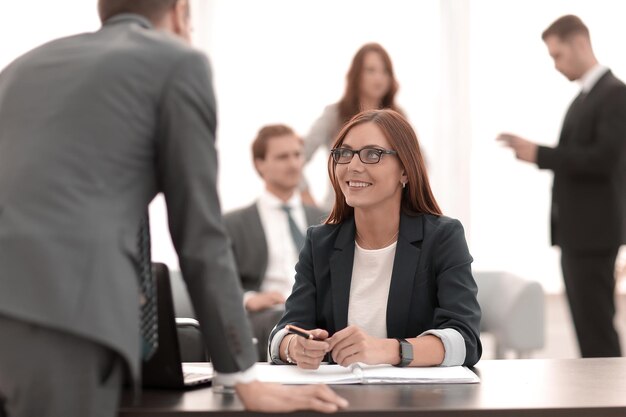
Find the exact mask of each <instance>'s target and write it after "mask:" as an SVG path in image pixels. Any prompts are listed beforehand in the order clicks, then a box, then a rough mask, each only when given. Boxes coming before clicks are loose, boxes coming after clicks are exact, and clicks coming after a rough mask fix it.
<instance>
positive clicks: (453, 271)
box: [433, 220, 482, 366]
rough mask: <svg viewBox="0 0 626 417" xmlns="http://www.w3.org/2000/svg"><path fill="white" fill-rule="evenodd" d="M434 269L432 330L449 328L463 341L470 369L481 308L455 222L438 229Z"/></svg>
mask: <svg viewBox="0 0 626 417" xmlns="http://www.w3.org/2000/svg"><path fill="white" fill-rule="evenodd" d="M433 259H434V261H433V268H434V273H435V277H436V278H435V279H436V280H437V299H438V303H437V307H436V308H435V313H434V317H433V324H434V328H437V329H446V328H451V329H455V330H456V331H458V332H459V333H460V334H461V336H463V339H464V340H465V362H464V365H466V366H472V365H474V364H475V363H476V362H478V360H479V359H480V356H481V354H482V345H481V343H480V317H481V312H480V306H479V304H478V299H477V298H476V296H477V294H478V287H477V286H476V282H475V281H474V277H473V276H472V270H471V263H472V261H473V259H472V256H471V255H470V253H469V249H468V247H467V242H466V241H465V234H464V231H463V226H462V225H461V223H460V222H459V221H458V220H452V221H450V222H446V223H444V224H443V225H442V226H441V230H440V233H439V237H438V240H437V242H436V243H435V247H434V252H433Z"/></svg>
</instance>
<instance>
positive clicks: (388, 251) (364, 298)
mask: <svg viewBox="0 0 626 417" xmlns="http://www.w3.org/2000/svg"><path fill="white" fill-rule="evenodd" d="M355 243H356V242H355ZM396 244H397V242H394V243H392V244H391V245H389V246H387V247H386V248H382V249H364V248H362V247H360V246H359V244H358V243H356V245H355V250H354V263H353V264H352V281H351V283H350V301H349V304H348V326H351V325H355V326H358V327H360V328H361V329H363V330H364V331H365V333H367V334H369V335H370V336H374V337H378V338H381V339H386V338H387V299H388V298H389V286H390V285H391V272H392V270H393V259H394V257H395V254H396Z"/></svg>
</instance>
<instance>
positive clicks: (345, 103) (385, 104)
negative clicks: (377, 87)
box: [339, 43, 400, 124]
mask: <svg viewBox="0 0 626 417" xmlns="http://www.w3.org/2000/svg"><path fill="white" fill-rule="evenodd" d="M370 52H375V53H377V54H378V55H380V57H381V58H382V60H383V62H384V63H385V69H386V70H387V72H389V77H390V78H391V83H390V85H389V91H387V94H385V96H384V97H383V98H382V100H381V103H380V107H379V108H381V109H392V110H395V111H398V112H399V111H400V109H398V108H397V107H396V103H395V97H396V93H397V92H398V82H397V81H396V78H395V76H394V73H393V65H392V64H391V58H390V57H389V54H388V53H387V51H385V49H384V48H383V47H382V46H380V45H379V44H377V43H367V44H365V45H363V46H362V47H361V48H360V49H359V50H358V51H357V53H356V55H354V58H352V64H351V65H350V69H349V70H348V75H347V76H346V90H345V92H344V93H343V97H342V98H341V100H340V101H339V116H340V117H341V123H342V124H343V123H345V122H347V121H348V120H350V119H351V118H352V117H353V116H354V115H355V114H357V113H359V112H360V111H361V110H363V109H362V108H361V103H360V86H361V78H362V76H363V65H364V62H365V56H366V55H367V54H368V53H370Z"/></svg>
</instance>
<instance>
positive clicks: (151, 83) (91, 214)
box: [0, 14, 256, 376]
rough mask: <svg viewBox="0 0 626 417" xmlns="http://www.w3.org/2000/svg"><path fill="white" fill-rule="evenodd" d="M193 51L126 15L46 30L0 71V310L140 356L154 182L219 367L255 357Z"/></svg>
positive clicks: (210, 114)
mask: <svg viewBox="0 0 626 417" xmlns="http://www.w3.org/2000/svg"><path fill="white" fill-rule="evenodd" d="M215 129H216V108H215V98H214V95H213V87H212V85H211V76H210V72H209V67H208V63H207V59H206V57H205V56H204V55H203V54H202V53H200V52H199V51H196V50H194V49H192V48H190V47H189V46H187V45H186V44H184V43H182V42H180V41H179V40H178V39H176V38H175V37H173V36H171V35H168V34H166V33H165V32H163V31H157V30H154V29H152V27H151V25H150V23H149V22H148V21H147V20H146V19H144V18H142V17H140V16H138V15H128V14H126V15H118V16H116V17H114V18H112V19H110V20H108V21H107V22H106V23H105V25H104V26H103V27H102V28H101V29H100V30H99V31H97V32H95V33H86V34H82V35H77V36H73V37H69V38H64V39H59V40H56V41H53V42H50V43H48V44H46V45H43V46H41V47H39V48H37V49H35V50H33V51H31V52H29V53H27V54H26V55H24V56H22V57H21V58H18V59H17V60H16V61H15V62H13V63H12V64H11V65H9V66H8V67H7V68H6V69H5V70H4V71H3V72H2V74H0V314H4V315H7V316H10V317H14V318H16V319H20V320H25V321H30V322H33V323H37V324H39V325H43V326H48V327H51V328H56V329H59V330H62V331H67V332H69V333H73V334H75V335H78V336H81V337H84V338H87V339H91V340H93V341H95V342H97V343H100V344H102V345H105V346H108V347H110V348H111V349H114V350H115V351H117V352H119V353H120V354H121V355H122V356H123V357H124V358H125V359H126V361H127V362H128V364H129V365H130V367H131V370H132V372H133V375H135V376H136V375H138V371H139V365H140V354H139V352H140V347H139V342H140V340H139V339H140V338H139V323H138V320H139V307H138V300H139V295H138V286H137V269H136V263H137V259H138V253H137V232H138V227H139V221H140V219H141V218H142V216H143V215H144V213H145V212H146V210H147V206H148V203H149V202H150V201H151V200H152V198H153V197H154V196H155V195H156V194H157V193H158V192H163V193H164V195H165V199H166V202H167V209H168V215H169V226H170V231H171V234H172V239H173V242H174V246H175V248H176V251H177V253H178V256H179V258H180V265H181V269H182V272H183V276H184V278H185V281H186V283H187V286H188V289H189V292H190V295H191V299H192V302H193V306H194V309H195V311H196V313H197V315H198V318H199V320H200V324H201V326H202V331H203V333H204V336H205V339H206V343H207V345H208V348H209V351H210V354H211V358H212V360H213V363H214V365H215V367H216V369H218V370H219V371H222V372H235V371H239V370H242V369H246V368H248V367H249V366H250V365H251V364H252V363H253V362H254V361H255V358H256V353H255V351H254V348H253V345H252V343H251V338H252V333H251V331H250V328H249V326H248V324H247V320H246V316H245V312H244V310H243V308H242V305H241V297H242V291H241V287H240V285H239V280H238V279H237V275H236V271H235V263H234V260H233V256H232V252H231V250H230V247H229V245H228V239H227V237H226V233H225V230H224V226H223V223H222V217H221V214H220V205H219V200H218V195H217V191H216V175H217V154H216V150H215V145H214V142H215Z"/></svg>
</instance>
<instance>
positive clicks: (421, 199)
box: [325, 109, 441, 224]
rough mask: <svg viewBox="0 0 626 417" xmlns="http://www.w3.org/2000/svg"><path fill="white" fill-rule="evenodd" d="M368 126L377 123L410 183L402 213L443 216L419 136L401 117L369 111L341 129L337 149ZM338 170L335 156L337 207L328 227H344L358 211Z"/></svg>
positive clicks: (332, 174) (330, 172)
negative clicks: (356, 130)
mask: <svg viewBox="0 0 626 417" xmlns="http://www.w3.org/2000/svg"><path fill="white" fill-rule="evenodd" d="M364 123H374V124H375V125H376V126H378V127H379V128H380V130H381V131H382V132H383V134H384V135H385V138H386V139H387V141H388V142H389V144H390V145H391V149H393V150H394V151H396V152H397V153H398V155H397V156H398V159H399V160H400V163H401V164H402V168H403V169H404V172H405V173H406V176H407V179H408V182H407V185H406V188H405V189H403V190H402V203H401V207H402V211H403V212H404V213H406V214H408V215H412V216H416V215H418V214H420V213H424V214H434V215H436V216H440V215H441V209H440V208H439V204H437V200H436V199H435V196H434V195H433V192H432V190H431V188H430V182H429V181H428V173H427V172H426V164H425V163H424V158H423V157H422V152H421V151H420V146H419V142H418V140H417V135H416V134H415V131H414V130H413V128H412V127H411V125H410V124H409V122H407V121H406V119H405V118H404V117H403V116H402V115H401V114H400V113H398V112H396V111H393V110H388V109H384V110H368V111H364V112H362V113H359V114H357V115H356V116H354V117H353V118H352V119H351V120H350V121H349V122H348V123H347V124H346V125H345V126H344V127H343V128H342V129H341V132H339V136H337V139H336V140H335V143H334V144H333V148H338V147H340V146H341V145H342V144H343V141H344V140H345V138H346V135H347V134H348V132H350V130H352V128H353V127H355V126H358V125H361V124H364ZM336 167H337V163H336V162H335V161H334V160H333V158H332V156H331V157H329V159H328V175H329V176H330V181H331V183H332V185H333V189H334V190H335V204H334V206H333V209H332V211H331V212H330V215H329V216H328V219H326V221H325V223H326V224H337V223H341V222H343V221H344V220H346V219H347V218H349V217H351V216H353V215H354V208H352V207H350V206H349V205H348V204H347V203H346V199H345V198H344V195H343V192H342V191H341V187H340V186H339V181H338V180H337V175H336V173H335V170H336Z"/></svg>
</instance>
